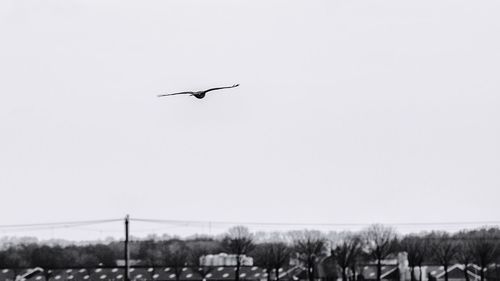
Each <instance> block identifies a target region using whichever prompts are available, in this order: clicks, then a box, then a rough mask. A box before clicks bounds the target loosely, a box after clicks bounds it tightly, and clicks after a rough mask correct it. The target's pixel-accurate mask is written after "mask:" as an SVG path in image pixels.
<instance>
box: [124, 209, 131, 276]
mask: <svg viewBox="0 0 500 281" xmlns="http://www.w3.org/2000/svg"><path fill="white" fill-rule="evenodd" d="M128 221H129V216H128V215H127V216H125V281H130V262H129V259H130V251H129V247H128Z"/></svg>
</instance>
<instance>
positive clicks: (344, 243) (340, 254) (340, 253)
mask: <svg viewBox="0 0 500 281" xmlns="http://www.w3.org/2000/svg"><path fill="white" fill-rule="evenodd" d="M361 246H362V243H361V238H360V237H359V236H357V235H354V234H350V233H349V234H346V235H344V236H343V237H342V238H341V239H340V241H339V243H338V244H337V245H336V247H335V248H333V249H332V255H333V256H334V257H335V260H336V261H337V264H338V265H339V266H340V268H341V270H342V281H347V270H348V269H349V267H352V266H354V267H355V264H356V259H358V258H359V256H360V254H361ZM353 270H355V269H353ZM353 273H354V272H353Z"/></svg>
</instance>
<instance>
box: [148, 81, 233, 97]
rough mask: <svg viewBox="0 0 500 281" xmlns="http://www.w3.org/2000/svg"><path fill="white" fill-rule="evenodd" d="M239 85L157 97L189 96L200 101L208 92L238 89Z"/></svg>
mask: <svg viewBox="0 0 500 281" xmlns="http://www.w3.org/2000/svg"><path fill="white" fill-rule="evenodd" d="M239 85H240V84H234V85H233V86H229V87H218V88H211V89H207V90H205V91H197V92H179V93H172V94H162V95H158V97H166V96H175V95H190V96H194V97H195V98H197V99H202V98H204V97H205V95H206V94H207V93H208V92H211V91H216V90H222V89H230V88H235V87H238V86H239Z"/></svg>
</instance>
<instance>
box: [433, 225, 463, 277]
mask: <svg viewBox="0 0 500 281" xmlns="http://www.w3.org/2000/svg"><path fill="white" fill-rule="evenodd" d="M429 239H431V250H432V259H433V260H434V261H436V262H437V263H439V264H440V265H441V266H443V268H444V280H445V281H448V267H449V266H450V264H451V263H452V262H453V261H454V259H455V258H456V251H457V247H458V243H457V242H456V241H454V240H453V239H452V237H450V235H449V234H448V233H446V232H433V233H431V234H429Z"/></svg>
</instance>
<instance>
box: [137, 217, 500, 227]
mask: <svg viewBox="0 0 500 281" xmlns="http://www.w3.org/2000/svg"><path fill="white" fill-rule="evenodd" d="M131 220H133V221H137V222H147V223H159V224H174V225H185V226H190V225H214V224H215V225H254V226H329V227H342V226H344V227H353V226H357V227H363V226H369V225H372V224H373V223H285V222H242V221H202V220H166V219H140V218H136V219H131ZM382 224H383V225H388V226H463V225H500V221H454V222H399V223H382Z"/></svg>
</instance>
